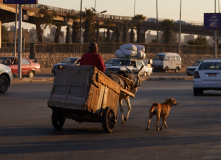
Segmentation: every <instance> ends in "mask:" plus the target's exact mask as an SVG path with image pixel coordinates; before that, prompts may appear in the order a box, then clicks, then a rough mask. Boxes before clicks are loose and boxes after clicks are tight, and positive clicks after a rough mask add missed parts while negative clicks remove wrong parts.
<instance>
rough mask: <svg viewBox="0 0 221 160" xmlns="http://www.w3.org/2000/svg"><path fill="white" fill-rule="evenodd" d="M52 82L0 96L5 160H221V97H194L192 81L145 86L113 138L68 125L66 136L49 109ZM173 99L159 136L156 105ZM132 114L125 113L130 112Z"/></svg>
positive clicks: (17, 85)
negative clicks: (55, 126) (152, 114)
mask: <svg viewBox="0 0 221 160" xmlns="http://www.w3.org/2000/svg"><path fill="white" fill-rule="evenodd" d="M51 87H52V82H33V83H30V82H14V83H13V84H12V85H11V86H10V88H9V90H8V92H7V93H6V94H4V95H0V117H1V118H0V160H9V159H10V160H13V159H16V160H45V159H47V160H60V159H65V160H69V159H70V160H73V159H114V160H116V159H119V160H121V159H122V160H123V159H124V160H125V159H129V160H134V159H138V160H143V159H145V160H146V159H152V160H153V159H154V160H155V159H156V160H157V159H160V160H162V159H163V160H183V159H188V160H201V159H202V160H218V159H221V152H220V150H221V135H220V133H221V126H220V123H221V109H220V96H221V92H219V91H216V92H215V91H207V92H205V94H204V95H203V96H193V93H192V81H182V80H179V81H169V80H168V81H145V82H143V83H142V86H141V87H140V88H139V90H138V93H137V94H136V97H135V98H134V99H131V104H132V111H131V114H130V117H129V120H128V121H127V122H126V124H121V123H120V115H119V113H120V112H119V109H118V122H117V124H116V127H115V129H114V132H113V133H110V134H107V133H104V131H103V128H102V125H101V124H100V123H77V122H75V121H73V120H69V119H68V120H66V122H65V125H64V127H63V129H62V130H61V131H55V130H54V129H53V127H52V124H51V120H50V118H51V109H50V108H48V107H47V100H48V98H49V95H50V89H51ZM170 97H173V98H175V99H176V100H177V102H178V103H179V105H178V106H175V107H173V108H172V109H171V111H170V115H169V117H168V119H167V124H168V126H169V128H167V129H164V130H163V131H156V130H155V124H156V118H155V117H153V120H152V123H151V126H150V130H149V131H147V130H145V129H146V124H147V117H148V110H149V108H150V106H151V104H152V103H154V102H163V101H164V100H165V99H166V98H170ZM126 109H127V108H126V107H125V110H126Z"/></svg>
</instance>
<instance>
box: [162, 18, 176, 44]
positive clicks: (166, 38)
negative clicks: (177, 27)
mask: <svg viewBox="0 0 221 160" xmlns="http://www.w3.org/2000/svg"><path fill="white" fill-rule="evenodd" d="M161 25H162V26H163V27H164V28H165V30H164V33H163V36H162V38H163V42H164V43H165V44H169V43H172V42H174V41H175V40H176V37H175V34H174V32H173V30H172V28H173V26H174V21H173V20H169V19H165V20H164V21H162V23H161Z"/></svg>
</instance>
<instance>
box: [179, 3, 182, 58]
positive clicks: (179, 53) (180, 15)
mask: <svg viewBox="0 0 221 160" xmlns="http://www.w3.org/2000/svg"><path fill="white" fill-rule="evenodd" d="M181 8H182V0H180V27H179V45H178V54H180V45H181Z"/></svg>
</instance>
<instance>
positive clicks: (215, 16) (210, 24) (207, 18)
mask: <svg viewBox="0 0 221 160" xmlns="http://www.w3.org/2000/svg"><path fill="white" fill-rule="evenodd" d="M204 28H205V29H211V30H221V13H204Z"/></svg>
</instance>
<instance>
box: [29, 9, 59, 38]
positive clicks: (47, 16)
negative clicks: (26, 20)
mask: <svg viewBox="0 0 221 160" xmlns="http://www.w3.org/2000/svg"><path fill="white" fill-rule="evenodd" d="M56 16H57V14H56V12H55V11H51V10H50V11H49V10H48V8H41V9H40V10H39V11H38V12H37V13H36V14H35V16H34V17H33V23H34V24H35V25H36V31H37V35H38V42H43V33H44V30H45V29H46V28H47V27H48V26H49V27H51V26H52V24H53V19H54V18H55V17H56Z"/></svg>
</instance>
